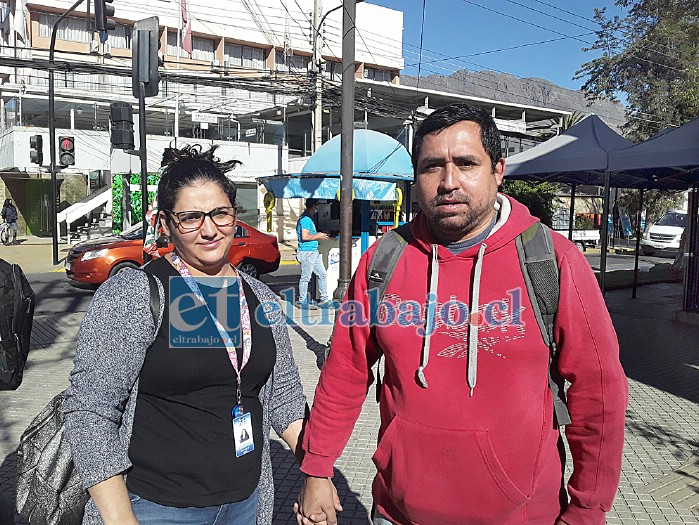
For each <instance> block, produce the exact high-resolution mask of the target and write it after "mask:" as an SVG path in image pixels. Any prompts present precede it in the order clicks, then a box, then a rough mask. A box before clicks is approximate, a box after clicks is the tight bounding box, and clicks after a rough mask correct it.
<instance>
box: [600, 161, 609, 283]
mask: <svg viewBox="0 0 699 525" xmlns="http://www.w3.org/2000/svg"><path fill="white" fill-rule="evenodd" d="M610 179H611V175H610V173H609V172H608V171H605V172H604V195H602V199H603V201H602V232H603V233H602V235H601V237H602V253H601V255H600V261H599V273H600V275H599V287H600V290H602V296H603V297H604V292H605V290H604V285H605V282H604V277H605V276H604V274H605V272H606V271H607V245H608V244H609V243H608V240H609V239H608V237H609V224H608V223H609V197H610V195H609V193H610V192H609V187H610Z"/></svg>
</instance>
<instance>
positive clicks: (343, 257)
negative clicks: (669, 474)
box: [333, 0, 357, 301]
mask: <svg viewBox="0 0 699 525" xmlns="http://www.w3.org/2000/svg"><path fill="white" fill-rule="evenodd" d="M343 7H344V10H343V11H344V16H343V17H342V138H341V139H340V278H339V279H338V281H337V289H336V290H335V292H334V293H333V299H335V300H338V301H342V299H343V298H344V296H345V293H346V292H347V288H349V282H350V279H351V277H352V186H353V184H352V183H353V177H354V173H353V172H354V71H355V67H354V36H355V29H356V28H355V19H356V11H357V9H356V4H355V0H343Z"/></svg>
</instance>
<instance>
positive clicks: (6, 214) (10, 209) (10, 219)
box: [0, 199, 18, 244]
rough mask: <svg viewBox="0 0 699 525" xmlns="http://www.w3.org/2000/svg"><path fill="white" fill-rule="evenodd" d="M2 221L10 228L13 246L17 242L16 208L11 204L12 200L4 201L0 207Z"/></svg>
mask: <svg viewBox="0 0 699 525" xmlns="http://www.w3.org/2000/svg"><path fill="white" fill-rule="evenodd" d="M0 216H1V217H2V220H3V221H5V222H7V223H9V225H10V227H11V228H12V243H11V244H14V243H15V241H16V240H17V217H18V214H17V208H15V205H14V204H12V199H5V202H4V203H3V205H2V213H1V214H0Z"/></svg>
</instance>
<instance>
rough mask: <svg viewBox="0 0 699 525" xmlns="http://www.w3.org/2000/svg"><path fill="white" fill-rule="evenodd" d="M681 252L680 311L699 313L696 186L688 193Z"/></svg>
mask: <svg viewBox="0 0 699 525" xmlns="http://www.w3.org/2000/svg"><path fill="white" fill-rule="evenodd" d="M681 250H682V252H683V253H682V255H681V257H682V258H683V261H682V263H683V264H684V275H683V277H684V292H683V297H682V311H684V312H699V253H698V250H699V186H697V185H696V184H694V185H693V186H692V187H691V188H690V191H689V203H688V205H687V226H686V227H685V232H684V244H683V246H682V247H681Z"/></svg>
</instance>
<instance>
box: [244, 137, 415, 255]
mask: <svg viewBox="0 0 699 525" xmlns="http://www.w3.org/2000/svg"><path fill="white" fill-rule="evenodd" d="M340 140H341V136H340V135H338V136H336V137H334V138H332V139H331V140H329V141H328V142H326V143H325V144H323V145H322V146H321V147H320V148H318V151H316V152H315V153H314V154H313V155H312V156H311V157H310V158H309V159H308V161H307V162H306V164H305V165H304V167H303V169H302V170H301V172H300V173H293V174H283V175H274V176H271V177H260V178H258V179H257V181H258V183H260V184H263V185H264V187H265V189H266V190H267V192H268V193H267V195H265V206H266V209H267V218H268V230H269V229H271V214H272V211H273V209H274V204H275V201H276V199H277V198H283V199H293V198H300V199H307V198H316V199H325V200H333V199H338V200H339V192H340ZM353 172H354V180H353V186H352V188H353V189H352V194H353V195H352V197H353V200H358V201H361V235H360V238H361V253H364V252H365V251H366V250H367V248H368V247H369V233H370V231H369V230H370V220H371V202H372V201H385V202H391V203H393V208H394V220H393V221H392V222H383V223H381V222H379V223H378V224H379V225H384V226H388V225H391V226H397V225H398V224H399V219H400V207H401V205H402V202H403V188H401V186H404V187H405V186H407V185H409V184H410V183H411V182H412V181H413V167H412V163H411V160H410V154H409V153H408V151H407V150H406V149H405V147H404V146H403V145H402V144H401V143H400V142H398V141H397V140H395V139H394V138H392V137H390V136H388V135H385V134H383V133H379V132H377V131H370V130H355V131H354V158H353ZM401 183H402V184H401ZM406 194H407V195H408V197H409V195H410V193H409V191H407V192H406ZM407 204H408V206H409V202H408V203H407ZM356 263H357V261H353V265H355V266H356Z"/></svg>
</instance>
